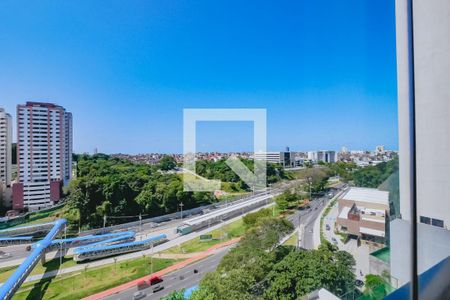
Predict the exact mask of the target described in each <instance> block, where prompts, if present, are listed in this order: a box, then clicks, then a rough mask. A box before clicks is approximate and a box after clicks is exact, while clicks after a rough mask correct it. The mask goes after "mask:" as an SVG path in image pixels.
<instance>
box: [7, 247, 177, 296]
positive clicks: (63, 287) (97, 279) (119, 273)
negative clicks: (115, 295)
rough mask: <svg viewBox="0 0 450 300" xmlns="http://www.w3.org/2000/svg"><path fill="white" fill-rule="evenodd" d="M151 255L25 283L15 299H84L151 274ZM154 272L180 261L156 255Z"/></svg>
mask: <svg viewBox="0 0 450 300" xmlns="http://www.w3.org/2000/svg"><path fill="white" fill-rule="evenodd" d="M150 260H151V259H150V257H148V256H143V257H141V258H138V259H133V260H128V261H122V262H117V263H115V264H109V265H106V266H102V267H96V268H92V269H90V268H89V263H87V264H84V269H83V270H80V271H76V272H73V273H70V274H64V275H61V276H58V277H50V278H46V279H42V280H40V281H38V282H32V283H26V284H24V285H22V287H21V288H20V289H19V291H18V292H17V293H16V295H15V296H14V299H81V298H83V297H86V296H89V295H92V294H94V293H98V292H101V291H104V290H106V289H109V288H112V287H115V286H118V285H120V284H123V283H126V282H129V281H132V280H134V279H137V278H140V277H143V276H145V275H148V274H150V270H151V264H150ZM152 261H153V272H156V271H159V270H162V269H165V268H167V267H169V266H171V265H173V264H174V263H176V262H178V260H173V259H160V258H153V260H152Z"/></svg>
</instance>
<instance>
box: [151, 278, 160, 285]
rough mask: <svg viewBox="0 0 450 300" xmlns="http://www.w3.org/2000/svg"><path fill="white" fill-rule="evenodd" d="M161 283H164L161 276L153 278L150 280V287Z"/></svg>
mask: <svg viewBox="0 0 450 300" xmlns="http://www.w3.org/2000/svg"><path fill="white" fill-rule="evenodd" d="M160 282H163V279H162V278H161V277H159V276H153V277H152V278H150V285H155V284H157V283H160Z"/></svg>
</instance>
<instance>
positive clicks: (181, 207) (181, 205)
mask: <svg viewBox="0 0 450 300" xmlns="http://www.w3.org/2000/svg"><path fill="white" fill-rule="evenodd" d="M183 206H184V204H183V202H180V210H181V221H183Z"/></svg>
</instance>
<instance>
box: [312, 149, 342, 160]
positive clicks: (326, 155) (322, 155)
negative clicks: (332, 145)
mask: <svg viewBox="0 0 450 300" xmlns="http://www.w3.org/2000/svg"><path fill="white" fill-rule="evenodd" d="M308 159H309V160H311V161H313V162H319V161H321V162H325V163H335V162H336V151H332V150H319V151H308Z"/></svg>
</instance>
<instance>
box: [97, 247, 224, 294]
mask: <svg viewBox="0 0 450 300" xmlns="http://www.w3.org/2000/svg"><path fill="white" fill-rule="evenodd" d="M229 249H230V247H225V248H221V249H218V250H216V252H215V253H214V254H212V255H210V256H208V257H207V258H205V259H203V260H201V261H198V262H196V263H193V264H191V265H189V266H187V267H185V268H183V269H180V270H177V271H174V272H172V273H170V274H168V275H166V276H163V277H162V279H163V280H164V281H163V282H161V283H159V285H161V286H163V287H164V289H163V290H161V291H159V292H156V293H153V291H152V289H153V288H154V287H155V286H156V285H155V286H151V287H148V288H146V289H143V290H142V292H144V293H145V294H147V296H146V297H145V298H144V299H148V300H154V299H155V300H156V299H160V298H162V297H165V296H167V295H168V294H170V293H171V292H173V291H175V290H177V291H179V290H181V289H183V288H185V289H186V288H190V287H192V286H195V285H198V284H199V282H200V280H201V279H202V278H203V277H204V276H205V274H206V273H208V272H212V271H214V270H215V269H216V268H217V266H218V265H219V263H220V261H221V259H222V257H223V256H224V255H225V254H226V253H227V252H228V250H229ZM194 269H197V270H198V273H194ZM136 291H137V288H136V287H135V288H132V289H128V290H125V291H123V292H121V293H118V294H115V295H113V296H110V297H107V298H105V299H109V300H112V299H116V300H119V299H120V300H125V299H127V300H130V299H133V294H134V293H135V292H136Z"/></svg>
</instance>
